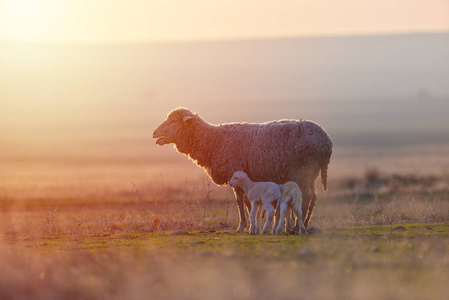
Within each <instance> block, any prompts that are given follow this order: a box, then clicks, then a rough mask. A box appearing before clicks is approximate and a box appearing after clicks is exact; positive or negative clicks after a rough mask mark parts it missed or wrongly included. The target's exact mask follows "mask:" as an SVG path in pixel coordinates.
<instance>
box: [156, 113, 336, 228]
mask: <svg viewBox="0 0 449 300" xmlns="http://www.w3.org/2000/svg"><path fill="white" fill-rule="evenodd" d="M153 138H157V141H156V144H158V145H165V144H171V143H173V144H175V147H176V149H177V150H178V151H179V152H181V153H183V154H185V155H187V156H188V157H189V158H190V159H192V160H193V161H195V162H196V163H197V165H198V166H200V167H202V168H204V169H205V171H206V172H207V174H208V175H209V176H210V178H211V179H212V180H213V182H214V183H215V184H217V185H224V184H228V182H229V180H230V179H231V177H232V174H233V173H234V172H235V171H239V170H242V171H244V172H245V173H247V174H248V176H249V178H251V180H253V181H273V182H276V183H278V184H280V183H285V182H287V181H294V182H296V183H297V184H298V185H299V187H300V188H301V191H302V194H303V201H302V219H303V221H304V225H305V226H306V227H307V225H308V223H309V221H310V218H311V216H312V213H313V209H314V207H315V202H316V190H315V179H316V177H317V176H318V174H319V173H320V172H321V182H322V185H323V190H324V191H326V190H327V168H328V164H329V161H330V157H331V154H332V146H333V143H332V140H331V138H330V137H329V135H328V134H327V133H326V132H325V131H324V130H323V129H322V128H321V127H320V126H319V125H318V124H316V123H314V122H311V121H302V120H301V121H296V120H281V121H273V122H267V123H262V124H253V123H228V124H220V125H213V124H210V123H208V122H206V121H204V120H203V119H202V118H201V117H200V116H198V115H197V114H195V113H193V112H191V111H190V110H188V109H186V108H177V109H175V110H173V111H171V112H170V113H169V114H168V116H167V119H166V120H165V121H164V122H162V124H160V125H159V126H158V127H157V128H156V130H155V131H154V133H153ZM234 193H235V195H236V199H237V205H238V209H239V215H240V221H239V227H238V229H237V231H238V232H243V231H244V230H245V227H246V217H245V209H244V192H243V190H241V189H239V188H235V189H234ZM245 198H246V197H245ZM245 200H246V201H245V203H246V204H247V205H248V203H249V201H247V199H245Z"/></svg>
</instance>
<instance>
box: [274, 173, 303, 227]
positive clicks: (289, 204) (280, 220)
mask: <svg viewBox="0 0 449 300" xmlns="http://www.w3.org/2000/svg"><path fill="white" fill-rule="evenodd" d="M279 187H280V189H281V192H282V197H281V200H280V201H278V203H277V205H276V221H275V223H274V227H273V231H274V230H276V231H275V232H274V233H275V234H281V232H282V229H283V228H284V220H285V217H286V216H287V212H288V211H289V210H290V209H291V210H293V213H294V215H295V217H296V222H295V223H296V224H298V222H299V228H301V233H302V234H307V230H306V227H305V226H304V222H303V221H302V211H301V204H302V193H301V190H300V189H299V186H298V185H297V184H296V182H293V181H289V182H286V183H284V184H280V185H279ZM296 227H297V226H295V228H296Z"/></svg>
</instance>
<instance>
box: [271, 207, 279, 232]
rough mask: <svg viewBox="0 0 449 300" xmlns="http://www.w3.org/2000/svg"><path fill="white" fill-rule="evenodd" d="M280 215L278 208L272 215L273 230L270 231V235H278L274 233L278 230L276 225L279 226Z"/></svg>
mask: <svg viewBox="0 0 449 300" xmlns="http://www.w3.org/2000/svg"><path fill="white" fill-rule="evenodd" d="M279 201H281V200H279ZM279 205H280V203H279ZM280 213H281V208H280V207H278V208H277V209H276V213H275V215H274V225H273V229H272V230H271V233H272V234H278V233H276V229H277V228H278V225H279V217H280Z"/></svg>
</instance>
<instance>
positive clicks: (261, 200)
mask: <svg viewBox="0 0 449 300" xmlns="http://www.w3.org/2000/svg"><path fill="white" fill-rule="evenodd" d="M229 186H231V187H232V188H240V189H242V190H243V191H244V192H245V194H246V195H247V196H248V198H249V200H250V201H251V212H250V214H249V215H250V222H251V226H250V229H249V234H256V233H257V232H258V231H259V214H260V211H261V209H262V208H261V206H262V205H263V208H265V210H266V212H267V219H266V221H265V226H264V227H263V229H262V232H261V234H266V233H267V232H268V230H269V229H270V227H271V225H272V223H273V217H274V208H273V206H272V204H273V203H274V202H277V203H279V202H280V200H281V195H282V194H281V189H280V187H279V185H278V184H276V183H274V182H253V181H251V179H249V177H248V175H247V174H246V173H245V172H243V171H237V172H235V173H234V174H233V175H232V178H231V180H230V181H229ZM256 212H257V216H256Z"/></svg>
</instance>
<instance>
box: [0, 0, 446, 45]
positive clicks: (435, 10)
mask: <svg viewBox="0 0 449 300" xmlns="http://www.w3.org/2000/svg"><path fill="white" fill-rule="evenodd" d="M444 31H449V0H376V1H373V0H310V1H306V0H280V1H272V0H244V1H242V0H240V1H233V0H226V1H223V0H221V1H210V0H189V1H175V0H126V1H125V0H0V40H3V41H5V40H7V41H11V40H13V41H14V40H26V41H40V42H44V41H49V42H81V43H83V42H88V43H105V42H106V43H127V42H133V43H135V42H154V41H189V40H222V39H248V38H250V39H253V38H282V37H298V36H335V35H338V36H341V35H369V34H396V33H416V32H444Z"/></svg>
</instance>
